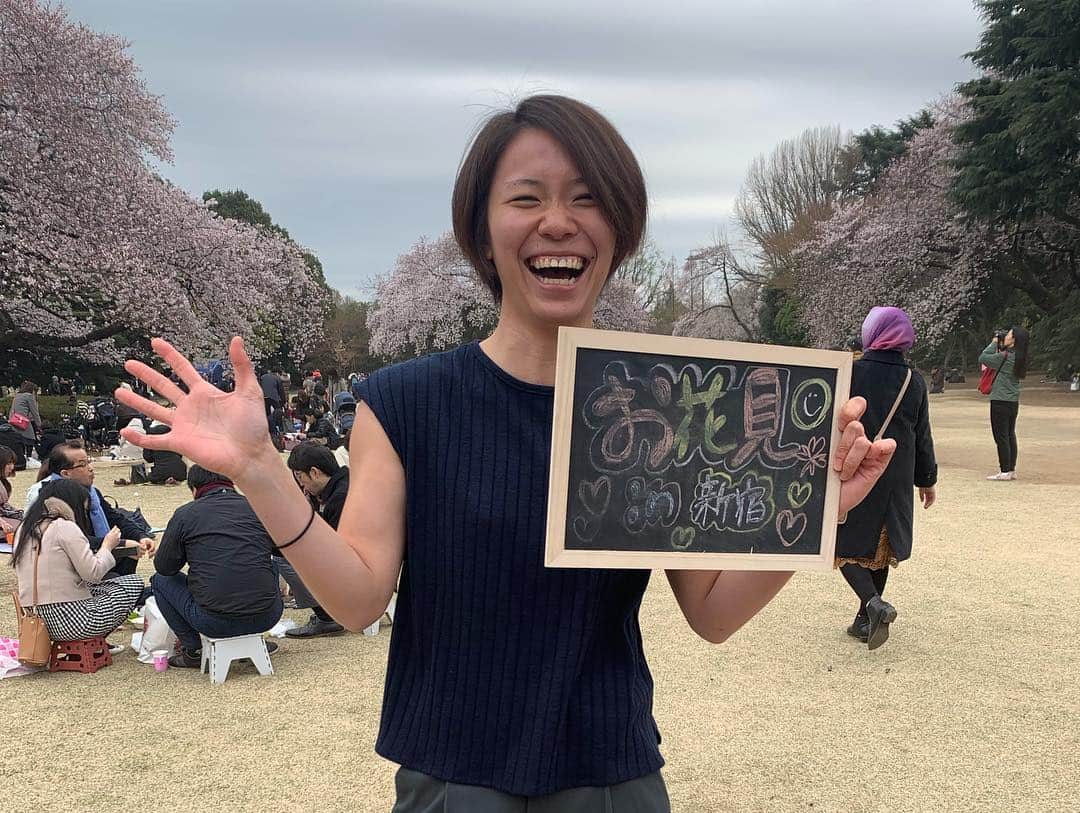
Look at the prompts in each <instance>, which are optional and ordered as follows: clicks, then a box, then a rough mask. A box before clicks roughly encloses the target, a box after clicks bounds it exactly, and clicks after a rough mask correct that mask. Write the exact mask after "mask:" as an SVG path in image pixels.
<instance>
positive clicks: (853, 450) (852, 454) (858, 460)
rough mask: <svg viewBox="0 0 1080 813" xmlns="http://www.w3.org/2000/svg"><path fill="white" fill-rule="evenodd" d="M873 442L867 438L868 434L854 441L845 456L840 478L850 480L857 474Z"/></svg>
mask: <svg viewBox="0 0 1080 813" xmlns="http://www.w3.org/2000/svg"><path fill="white" fill-rule="evenodd" d="M872 447H873V444H871V443H870V441H869V440H868V439H867V437H866V435H860V436H859V437H857V438H855V440H854V441H852V443H851V446H850V448H849V449H848V452H847V454H846V455H845V456H844V461H843V465H841V467H840V480H841V482H843V481H844V480H850V479H851V478H852V477H854V476H855V472H856V471H858V470H859V466H861V465H862V462H863V458H865V457H866V456H867V454H869V452H870V449H871V448H872Z"/></svg>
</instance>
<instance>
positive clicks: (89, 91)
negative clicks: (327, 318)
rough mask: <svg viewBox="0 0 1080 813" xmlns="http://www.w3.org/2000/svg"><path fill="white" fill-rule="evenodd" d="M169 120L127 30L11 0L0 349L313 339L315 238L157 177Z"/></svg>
mask: <svg viewBox="0 0 1080 813" xmlns="http://www.w3.org/2000/svg"><path fill="white" fill-rule="evenodd" d="M172 128H173V121H172V119H171V118H170V117H169V115H168V113H167V112H166V110H165V108H164V106H163V105H162V102H161V100H160V99H159V98H158V97H156V96H154V95H152V94H151V93H150V92H149V91H148V90H147V89H146V87H145V86H144V84H143V82H142V80H141V79H140V77H139V74H138V70H137V67H136V66H135V64H134V63H133V62H132V60H131V58H130V57H129V56H128V54H127V44H126V43H125V42H123V41H122V40H120V39H117V38H115V37H110V36H105V35H101V34H97V33H95V32H93V31H90V30H89V29H87V28H85V27H84V26H82V25H79V24H77V23H74V22H72V21H70V20H69V19H68V18H67V15H66V13H65V12H64V11H63V9H62V8H60V7H56V6H51V5H43V4H41V3H38V2H36V0H0V351H4V350H12V349H24V350H26V349H31V350H34V351H37V352H46V353H48V352H53V351H59V352H65V351H67V352H74V353H77V354H79V355H81V356H82V357H83V358H86V359H88V360H91V361H95V362H110V361H115V360H117V359H118V358H119V357H121V356H122V355H123V353H124V351H125V349H126V348H127V347H128V343H129V341H130V339H131V338H132V337H134V336H138V335H140V334H141V335H146V334H148V333H154V334H157V335H163V336H165V337H167V338H169V339H170V341H173V342H174V343H176V344H177V345H178V346H180V347H182V348H183V349H184V350H185V351H186V352H189V353H191V354H194V355H196V356H199V355H204V356H205V355H213V354H217V353H220V352H221V351H222V350H223V349H224V347H225V345H226V343H227V340H228V337H229V336H230V335H232V334H239V335H242V336H244V337H245V338H248V339H255V338H256V337H257V336H259V335H260V333H265V332H266V327H267V326H272V327H273V329H274V330H275V331H277V332H279V333H282V334H284V335H287V336H288V337H289V338H290V340H291V343H292V345H293V346H294V347H295V348H297V350H298V352H302V350H303V349H304V348H305V347H307V346H308V345H310V343H311V342H312V341H314V339H315V338H316V337H317V335H318V331H319V329H320V325H321V321H322V320H321V317H320V316H319V311H320V308H321V306H322V298H323V294H322V292H321V291H320V290H319V289H318V286H316V285H315V284H313V283H312V281H311V280H310V279H309V277H308V274H307V273H306V267H305V265H304V259H303V255H302V250H301V249H300V248H299V247H297V246H295V245H292V244H290V243H288V242H287V241H285V240H284V239H282V238H281V237H280V236H278V235H275V234H272V233H267V232H264V231H260V230H258V229H256V228H253V227H251V226H248V225H246V224H242V223H239V222H237V221H233V220H227V219H224V218H220V217H217V216H216V215H215V214H214V213H213V211H212V210H211V209H210V208H208V206H207V205H206V204H204V203H203V202H201V201H196V200H194V199H193V198H191V197H190V196H188V195H187V194H185V193H184V192H183V191H182V190H180V189H179V188H177V187H176V186H174V185H173V184H171V183H169V182H168V181H167V180H164V179H162V178H161V177H159V176H158V175H157V174H155V172H154V171H153V169H152V166H151V162H152V161H153V162H157V163H164V162H168V161H169V160H171V157H172V156H171V153H170V150H169V136H170V134H171V132H172Z"/></svg>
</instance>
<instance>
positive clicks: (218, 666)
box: [199, 632, 274, 683]
mask: <svg viewBox="0 0 1080 813" xmlns="http://www.w3.org/2000/svg"><path fill="white" fill-rule="evenodd" d="M199 637H200V638H202V663H201V664H200V667H199V668H200V671H202V672H206V671H207V667H208V666H209V672H210V682H211V683H224V682H225V678H227V677H228V676H229V666H230V665H231V664H232V662H233V661H239V660H243V659H245V658H249V659H250V660H251V662H252V663H253V664H255V668H256V669H258V670H259V674H260V675H272V674H274V667H273V666H271V665H270V653H269V652H267V651H266V641H264V640H263V637H262V633H258V632H257V633H254V634H252V635H237V636H236V637H235V638H207V637H206V636H205V635H200V636H199Z"/></svg>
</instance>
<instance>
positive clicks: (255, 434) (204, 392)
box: [116, 336, 274, 480]
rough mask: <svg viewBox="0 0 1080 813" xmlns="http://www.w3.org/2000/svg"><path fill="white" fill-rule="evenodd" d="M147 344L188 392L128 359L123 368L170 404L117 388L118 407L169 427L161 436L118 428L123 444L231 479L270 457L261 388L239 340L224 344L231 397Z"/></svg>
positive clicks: (160, 342)
mask: <svg viewBox="0 0 1080 813" xmlns="http://www.w3.org/2000/svg"><path fill="white" fill-rule="evenodd" d="M150 346H151V347H153V349H154V352H155V353H157V354H158V355H159V356H161V358H162V360H163V361H164V362H165V363H166V364H168V365H169V366H170V367H171V368H172V369H173V370H174V371H175V372H176V374H177V375H178V376H179V377H180V380H181V381H183V382H184V384H185V385H186V386H187V388H188V392H186V393H185V392H184V391H183V390H182V389H180V387H178V386H177V385H176V384H174V383H173V382H172V381H170V380H169V379H168V378H166V377H165V376H163V375H162V374H161V373H159V372H157V371H156V370H154V369H153V368H151V367H148V366H147V365H145V364H143V363H142V362H141V361H135V360H133V359H129V360H128V361H127V362H126V363H125V364H124V369H125V370H127V371H128V372H129V373H131V374H132V375H134V376H135V377H136V378H138V379H139V380H140V381H142V382H143V383H144V384H146V385H147V386H149V387H150V388H151V389H152V390H154V392H156V393H157V394H158V395H160V396H162V397H164V398H166V399H168V400H169V401H171V402H172V403H173V405H174V406H173V407H172V408H169V407H165V406H162V405H161V404H159V403H157V402H156V401H151V400H149V399H147V398H143V397H141V396H139V395H136V394H135V393H134V392H131V391H130V390H126V389H118V390H116V399H117V400H118V401H120V402H121V403H123V404H126V405H127V406H129V407H131V408H133V409H137V410H139V411H140V412H141V413H143V414H144V415H146V416H148V417H149V418H152V419H154V420H158V421H161V422H162V423H164V424H167V425H168V426H170V427H172V431H171V432H168V433H167V434H164V435H147V434H144V433H142V432H139V431H136V430H134V429H122V430H121V432H120V434H121V435H123V437H124V438H125V439H126V440H128V441H130V442H131V443H134V444H135V445H136V446H140V447H142V448H143V449H168V450H169V451H173V452H179V453H180V454H182V455H184V457H187V458H189V459H191V460H194V461H195V462H196V463H198V464H199V465H200V466H202V467H203V468H205V469H209V470H210V471H216V472H220V473H221V474H224V475H225V476H227V477H230V478H232V479H234V480H235V479H237V478H238V477H240V476H241V475H242V474H243V473H244V472H245V471H247V470H249V468H250V467H251V465H252V464H253V463H254V462H255V461H256V460H257V459H258V458H260V457H262V456H266V455H267V453H268V452H269V454H271V455H273V454H274V447H273V444H272V443H271V442H270V433H269V430H268V426H267V421H266V407H265V405H264V402H263V395H262V390H261V389H260V387H259V382H258V381H257V380H256V379H255V370H254V368H253V367H252V365H251V360H250V359H249V358H248V356H247V353H245V352H244V343H243V341H242V340H241V339H240V337H239V336H236V337H233V340H232V342H231V343H230V344H229V359H230V361H232V365H233V370H234V371H235V374H236V389H235V390H234V391H233V392H231V393H225V392H222V391H221V390H219V389H218V388H217V387H215V386H214V385H213V384H210V383H209V382H207V381H204V380H203V379H202V377H201V376H200V375H199V373H198V372H197V371H196V370H195V368H194V367H193V366H192V364H191V362H190V361H188V360H187V359H186V358H184V356H183V355H182V354H181V353H180V352H179V351H178V350H177V349H176V348H174V347H173V346H172V345H171V344H169V343H168V342H167V341H165V340H164V339H153V340H152V341H151V343H150Z"/></svg>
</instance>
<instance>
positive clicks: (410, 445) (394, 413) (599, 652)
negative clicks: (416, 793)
mask: <svg viewBox="0 0 1080 813" xmlns="http://www.w3.org/2000/svg"><path fill="white" fill-rule="evenodd" d="M362 394H363V399H364V401H365V402H366V403H367V404H368V406H370V407H371V410H372V411H373V412H374V413H375V416H376V417H377V418H378V420H379V422H380V423H381V424H382V426H383V429H384V430H385V431H386V434H387V436H388V437H389V438H390V441H391V443H392V444H393V446H394V449H395V450H396V451H397V453H398V455H399V456H400V458H401V462H402V465H403V467H404V470H405V483H406V544H405V563H404V568H403V570H402V574H401V583H400V590H399V593H398V604H397V615H396V616H395V618H394V626H393V633H392V636H391V639H390V654H389V662H388V664H387V671H386V687H385V690H384V695H383V708H382V721H381V724H380V727H379V738H378V741H377V743H376V746H375V750H376V751H377V752H378V753H379V754H381V755H382V756H384V757H386V758H387V759H390V760H393V761H394V762H398V763H400V764H401V765H404V766H405V767H407V768H410V769H412V770H415V771H421V772H423V773H426V774H428V775H430V776H434V777H436V778H437V779H441V780H443V781H447V782H456V783H460V784H469V785H482V786H485V787H489V788H495V789H496V790H500V791H503V792H505V793H513V794H520V795H527V796H536V795H543V794H548V793H553V792H555V791H557V790H562V789H564V788H570V787H579V786H583V785H611V784H615V783H618V782H625V781H628V780H630V779H635V778H638V777H641V776H645V775H646V774H649V773H653V772H654V771H657V770H659V769H660V767H661V766H662V765H663V764H664V761H663V758H662V757H661V756H660V750H659V747H658V746H659V743H660V734H659V732H658V730H657V728H656V723H655V722H654V721H653V716H652V692H653V682H652V676H651V675H650V674H649V668H648V665H647V664H646V663H645V654H644V651H643V650H642V646H641V629H640V627H639V625H638V608H639V607H640V606H641V597H642V594H643V593H644V592H645V587H646V585H647V584H648V581H649V575H650V572H649V571H647V570H646V571H640V570H582V569H550V568H545V567H544V529H545V524H546V503H547V491H548V464H549V460H550V454H551V425H552V407H553V404H554V390H553V388H552V387H543V386H537V385H533V384H527V383H525V382H522V381H518V380H517V379H515V378H513V377H512V376H510V375H509V374H508V373H506V372H505V371H503V370H502V369H501V368H500V367H498V366H497V365H496V364H495V363H494V362H493V361H491V359H489V358H488V357H487V356H486V355H485V354H484V352H483V351H482V350H481V349H480V346H479V344H478V343H476V342H473V343H472V344H467V345H464V346H462V347H459V348H458V349H456V350H452V351H449V352H445V353H437V354H433V355H429V356H425V357H423V358H419V359H415V360H413V361H408V362H405V363H403V364H396V365H393V366H391V367H387V368H385V369H382V370H379V371H378V372H376V373H374V374H373V375H372V376H371V377H370V378H369V379H368V380H367V381H366V382H365V385H364V388H363V393H362Z"/></svg>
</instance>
